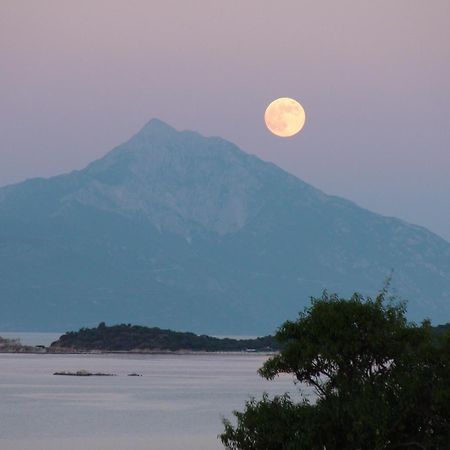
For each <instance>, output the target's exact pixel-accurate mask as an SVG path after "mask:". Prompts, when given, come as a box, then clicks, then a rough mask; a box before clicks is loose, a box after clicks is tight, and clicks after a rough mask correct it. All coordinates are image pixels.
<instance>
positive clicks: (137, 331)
mask: <svg viewBox="0 0 450 450" xmlns="http://www.w3.org/2000/svg"><path fill="white" fill-rule="evenodd" d="M51 348H52V349H55V348H64V349H73V350H80V351H84V350H102V351H132V350H136V351H145V350H153V351H156V350H162V351H176V350H192V351H207V352H217V351H245V350H255V351H273V350H278V348H279V346H278V344H277V342H276V341H275V339H274V337H272V336H265V337H259V338H256V339H230V338H216V337H211V336H206V335H200V336H199V335H197V334H194V333H188V332H179V331H172V330H163V329H161V328H157V327H154V328H149V327H144V326H139V325H130V324H120V325H112V326H107V325H106V324H105V323H104V322H102V323H100V324H99V325H98V326H97V327H96V328H81V329H80V330H79V331H70V332H67V333H65V334H63V335H62V336H61V337H60V338H59V339H58V340H57V341H55V342H53V343H52V344H51Z"/></svg>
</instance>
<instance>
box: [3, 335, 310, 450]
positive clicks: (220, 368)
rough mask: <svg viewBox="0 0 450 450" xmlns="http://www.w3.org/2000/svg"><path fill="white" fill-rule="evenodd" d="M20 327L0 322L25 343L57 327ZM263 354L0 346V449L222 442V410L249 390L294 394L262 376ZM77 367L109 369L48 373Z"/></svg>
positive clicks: (207, 449)
mask: <svg viewBox="0 0 450 450" xmlns="http://www.w3.org/2000/svg"><path fill="white" fill-rule="evenodd" d="M28 334H29V336H28V337H26V338H24V336H23V334H21V335H20V336H19V335H17V333H16V334H14V333H1V332H0V336H3V337H10V338H14V337H20V338H21V341H22V343H24V344H30V345H39V344H40V345H48V344H49V343H50V342H52V341H54V340H55V339H56V338H57V337H58V336H59V334H57V333H56V334H50V333H28ZM30 334H33V336H30ZM55 335H56V338H55ZM268 357H270V355H263V354H255V353H207V354H205V353H202V354H200V353H192V354H160V355H156V354H155V355H136V354H77V355H55V354H0V449H1V450H79V449H80V448H82V449H86V450H215V449H223V448H224V447H223V445H222V444H221V442H220V440H219V439H218V435H219V434H220V433H221V432H222V431H223V424H222V420H223V418H229V419H232V417H233V416H232V411H233V410H236V409H237V410H242V409H243V408H244V406H245V402H246V401H247V400H249V399H250V398H251V397H256V398H260V397H261V396H262V394H263V392H267V393H268V394H269V395H272V396H273V395H276V394H282V393H284V392H290V393H291V395H292V396H293V397H299V396H300V394H299V386H298V385H294V383H293V379H292V376H290V375H282V376H280V377H279V378H277V379H276V380H274V381H267V380H264V379H262V378H261V377H260V376H259V375H258V374H257V369H258V368H259V367H261V365H262V364H263V363H264V361H265V360H266V359H267V358H268ZM83 369H84V370H87V371H89V372H103V373H112V374H115V376H111V377H72V376H58V375H53V373H54V372H58V371H77V370H83ZM131 373H137V374H140V375H142V376H139V377H137V376H129V374H131ZM302 392H303V395H305V396H309V395H312V393H310V392H308V391H306V390H304V389H303V390H302Z"/></svg>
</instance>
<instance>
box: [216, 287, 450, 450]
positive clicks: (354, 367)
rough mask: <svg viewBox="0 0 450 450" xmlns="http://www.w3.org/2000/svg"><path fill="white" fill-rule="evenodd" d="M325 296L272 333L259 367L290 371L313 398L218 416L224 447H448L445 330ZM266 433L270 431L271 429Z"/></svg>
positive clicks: (386, 304)
mask: <svg viewBox="0 0 450 450" xmlns="http://www.w3.org/2000/svg"><path fill="white" fill-rule="evenodd" d="M386 297H387V294H386V292H385V291H383V292H382V293H380V294H379V295H378V296H377V297H376V298H375V299H372V298H370V297H363V296H361V295H359V294H354V295H353V296H352V297H351V298H350V299H343V298H339V297H338V296H336V295H328V294H327V293H324V294H323V296H322V297H321V298H317V299H312V302H311V305H310V307H308V308H307V309H305V311H304V312H302V313H301V314H300V315H299V317H298V319H297V320H296V321H288V322H285V323H284V324H283V325H282V326H281V327H280V329H279V330H278V332H277V334H276V338H277V340H278V341H279V343H280V345H281V348H282V350H281V351H280V352H279V353H278V354H277V355H275V356H273V357H271V358H270V359H269V360H268V361H267V362H266V363H265V364H264V366H263V367H262V368H261V369H260V371H259V373H260V375H261V376H263V377H265V378H267V379H273V378H275V377H276V376H277V375H279V374H281V373H290V374H292V375H293V376H294V377H295V380H296V381H298V382H300V383H302V386H308V387H311V388H313V389H314V392H315V394H316V395H315V401H314V402H309V401H308V400H307V399H305V400H304V401H303V402H301V403H295V402H294V401H293V400H292V399H291V398H290V397H288V396H282V397H275V398H274V399H269V398H268V397H267V396H264V397H263V399H262V400H261V401H259V402H258V401H256V400H252V401H250V402H248V403H247V404H246V408H245V410H244V411H243V412H236V411H235V412H234V415H235V419H236V425H233V424H232V423H231V422H230V421H225V431H224V433H223V434H222V435H221V439H222V442H223V443H224V445H225V446H226V447H227V448H229V449H233V450H272V449H280V450H291V449H296V450H300V449H311V450H316V449H317V450H319V449H320V450H324V449H325V450H368V449H435V450H438V449H448V448H450V444H449V443H450V333H449V332H442V333H433V332H432V328H431V327H430V324H429V322H427V321H424V322H423V323H422V324H421V325H420V326H417V325H415V324H412V323H409V322H408V321H407V319H406V317H405V305H404V304H402V303H395V302H394V301H393V300H389V299H387V298H386ZM269 430H272V432H270V431H269Z"/></svg>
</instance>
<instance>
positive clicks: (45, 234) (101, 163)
mask: <svg viewBox="0 0 450 450" xmlns="http://www.w3.org/2000/svg"><path fill="white" fill-rule="evenodd" d="M391 270H394V278H393V288H394V290H395V291H396V292H397V293H398V294H399V295H400V296H401V297H402V298H405V299H408V301H409V304H408V305H409V306H408V309H409V312H410V314H409V315H410V317H411V318H412V319H415V320H421V319H422V318H424V317H430V318H432V319H433V321H434V322H446V321H449V320H450V244H449V243H448V242H446V241H445V240H443V239H441V238H440V237H438V236H436V235H434V234H433V233H431V232H429V231H427V230H426V229H424V228H421V227H418V226H414V225H410V224H407V223H405V222H402V221H400V220H397V219H394V218H388V217H383V216H380V215H377V214H374V213H371V212H369V211H367V210H365V209H362V208H359V207H358V206H356V205H355V204H353V203H351V202H349V201H347V200H344V199H341V198H337V197H333V196H329V195H325V194H324V193H322V192H321V191H319V190H317V189H315V188H313V187H312V186H310V185H308V184H306V183H304V182H303V181H301V180H299V179H298V178H296V177H294V176H293V175H290V174H288V173H286V172H285V171H283V170H281V169H280V168H278V167H276V166H275V165H273V164H270V163H267V162H263V161H261V160H259V159H258V158H256V157H254V156H251V155H248V154H246V153H244V152H242V151H241V150H240V149H239V148H237V147H236V146H235V145H233V144H231V143H230V142H227V141H225V140H223V139H220V138H215V137H214V138H205V137H202V136H200V135H199V134H197V133H194V132H190V131H182V132H178V131H176V130H175V129H173V128H171V127H170V126H168V125H167V124H164V123H163V122H160V121H158V120H152V121H150V122H149V123H148V124H147V125H146V126H145V127H144V128H143V129H142V130H141V131H140V132H139V133H138V134H137V135H136V136H134V137H132V138H131V139H130V140H129V141H128V142H126V143H124V144H122V145H120V146H118V147H117V148H115V149H114V150H112V151H111V152H110V153H108V154H107V155H106V156H105V157H104V158H102V159H100V160H97V161H95V162H93V163H92V164H90V165H89V166H88V167H86V168H85V169H84V170H81V171H75V172H72V173H69V174H66V175H61V176H57V177H53V178H49V179H32V180H28V181H25V182H23V183H19V184H16V185H12V186H6V187H4V188H1V189H0V302H1V306H2V314H1V315H0V329H4V330H6V329H23V330H26V329H34V330H36V329H42V330H44V329H48V330H65V329H73V328H76V327H79V326H85V325H86V326H88V325H93V324H96V323H98V322H100V321H103V320H106V321H108V322H110V323H111V322H133V323H141V324H144V325H153V326H160V327H167V328H175V329H181V330H186V329H190V330H193V331H196V332H208V333H216V334H220V333H244V334H260V333H269V332H273V331H274V329H275V327H276V326H277V325H279V324H280V323H281V321H283V320H284V319H286V318H289V317H294V316H295V314H296V313H297V312H298V311H299V310H301V309H302V308H303V306H304V305H306V304H308V302H309V297H310V296H311V295H320V293H321V291H322V290H323V289H325V288H326V289H328V290H329V291H333V292H338V293H340V294H343V295H346V294H349V293H351V292H353V291H355V290H357V291H360V292H362V293H368V294H375V293H376V292H377V290H379V289H380V288H381V286H382V285H383V281H384V280H385V278H386V277H387V276H388V275H389V273H390V272H391Z"/></svg>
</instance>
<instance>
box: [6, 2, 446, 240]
mask: <svg viewBox="0 0 450 450" xmlns="http://www.w3.org/2000/svg"><path fill="white" fill-rule="evenodd" d="M449 24H450V1H448V0H432V1H425V0H422V1H415V0H395V1H393V0H383V1H375V0H353V1H349V0H340V1H334V0H329V1H317V0H311V1H301V0H291V1H282V0H279V1H276V2H275V1H274V2H264V1H261V0H257V1H253V0H228V1H214V0H201V1H200V0H198V1H189V0H179V1H169V0H161V1H156V0H153V1H151V0H146V1H144V0H126V1H125V0H123V1H115V0H104V1H101V0H97V1H96V0H89V1H86V0H76V1H68V0H52V1H50V0H39V1H33V0H29V1H21V0H0V185H5V184H9V183H13V182H17V181H21V180H24V179H25V178H29V177H34V176H51V175H56V174H59V173H61V172H66V171H70V170H72V169H78V168H82V167H83V166H85V165H86V164H87V163H89V162H90V161H91V160H93V159H96V158H98V157H100V156H102V155H103V154H105V153H106V152H107V151H109V150H110V149H111V148H113V147H114V146H115V145H117V144H119V143H121V142H123V141H125V140H127V139H128V138H129V137H130V136H131V135H132V134H134V133H135V132H137V131H138V130H139V129H140V128H141V127H142V126H143V125H144V124H145V123H146V122H147V121H148V120H149V119H151V118H153V117H157V118H160V119H162V120H164V121H166V122H168V123H169V124H171V125H173V126H175V127H176V128H178V129H193V130H196V131H199V132H201V133H202V134H205V135H219V136H222V137H224V138H226V139H228V140H231V141H233V142H235V143H236V144H237V145H239V146H240V147H241V148H242V149H244V150H246V151H247V152H249V153H253V154H256V155H258V156H260V157H261V158H263V159H265V160H270V161H273V162H274V163H276V164H278V165H279V166H281V167H282V168H284V169H286V170H288V171H290V172H292V173H294V174H295V175H297V176H299V177H300V178H302V179H303V180H305V181H307V182H309V183H311V184H313V185H314V186H316V187H318V188H320V189H322V190H324V191H325V192H327V193H330V194H334V195H340V196H343V197H346V198H348V199H350V200H353V201H356V202H357V203H358V204H359V205H361V206H364V207H366V208H369V209H371V210H373V211H376V212H380V213H382V214H386V215H392V216H397V217H399V218H402V219H405V220H407V221H409V222H413V223H416V224H419V225H423V226H426V227H428V228H429V229H431V230H433V231H435V232H437V233H438V234H440V235H441V236H443V237H445V238H446V239H447V240H450V26H449ZM280 96H289V97H294V98H296V99H297V100H299V101H300V102H301V103H302V104H303V105H304V107H305V110H306V113H307V123H306V126H305V128H304V130H303V131H302V132H301V133H300V134H299V135H297V136H296V137H294V138H290V139H281V138H276V137H275V136H272V135H270V134H269V133H268V131H267V130H266V129H265V126H264V123H263V114H264V109H265V107H266V105H267V104H268V103H269V102H270V101H271V100H273V99H274V98H276V97H280Z"/></svg>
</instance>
